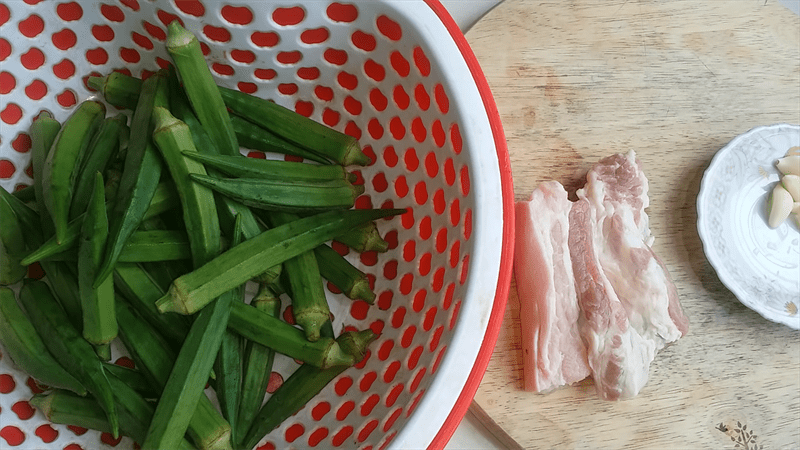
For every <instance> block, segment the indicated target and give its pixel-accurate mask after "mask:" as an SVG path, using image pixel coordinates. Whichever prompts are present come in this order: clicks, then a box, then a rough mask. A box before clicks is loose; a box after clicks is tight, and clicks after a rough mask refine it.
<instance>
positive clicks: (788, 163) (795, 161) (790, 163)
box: [776, 155, 800, 175]
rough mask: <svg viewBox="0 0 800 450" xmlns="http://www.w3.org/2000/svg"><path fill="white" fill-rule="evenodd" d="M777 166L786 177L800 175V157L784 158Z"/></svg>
mask: <svg viewBox="0 0 800 450" xmlns="http://www.w3.org/2000/svg"><path fill="white" fill-rule="evenodd" d="M776 165H777V167H778V170H780V171H781V173H782V174H784V175H800V155H791V156H784V157H783V158H781V159H779V160H778V162H777V164H776Z"/></svg>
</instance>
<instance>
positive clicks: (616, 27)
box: [466, 0, 800, 449]
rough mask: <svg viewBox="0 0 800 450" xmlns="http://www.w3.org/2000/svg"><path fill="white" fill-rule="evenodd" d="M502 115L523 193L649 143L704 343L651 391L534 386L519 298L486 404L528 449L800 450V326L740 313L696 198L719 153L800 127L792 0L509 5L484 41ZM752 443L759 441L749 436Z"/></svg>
mask: <svg viewBox="0 0 800 450" xmlns="http://www.w3.org/2000/svg"><path fill="white" fill-rule="evenodd" d="M466 36H467V39H468V41H469V42H470V45H471V46H472V48H473V50H474V51H475V54H476V55H477V57H478V60H479V61H480V63H481V66H482V68H483V70H484V72H485V74H486V77H487V79H488V80H489V84H490V86H491V88H492V91H493V93H494V96H495V98H496V101H497V105H498V108H499V111H500V114H501V117H502V121H503V125H504V128H505V132H506V136H507V139H508V148H509V153H510V157H511V165H512V170H513V176H514V185H515V197H516V199H517V200H524V199H527V197H528V195H529V194H530V192H531V191H532V190H533V189H534V188H535V187H536V186H537V185H538V184H539V183H540V182H542V181H544V180H547V179H556V180H559V181H561V182H562V183H564V184H565V185H566V186H568V187H572V188H574V187H575V186H577V185H579V184H580V183H581V179H582V176H583V175H584V174H585V172H586V170H587V169H588V168H589V167H590V166H591V165H592V164H593V163H594V162H596V161H597V160H598V159H599V158H600V157H602V156H606V155H608V154H611V153H616V152H626V151H628V150H629V149H634V150H635V151H636V152H637V153H638V155H639V157H640V158H641V160H642V162H643V163H644V165H645V173H646V174H647V175H648V178H649V180H650V188H651V191H650V196H651V205H650V208H649V210H648V212H649V214H650V217H651V228H652V230H653V233H654V235H655V236H656V241H655V244H654V250H655V251H656V253H657V254H659V255H660V256H661V257H662V259H663V260H664V261H665V263H666V265H667V267H668V268H669V271H670V273H671V275H672V277H673V279H674V280H675V281H676V283H677V287H678V291H679V294H680V297H681V301H682V304H683V308H684V310H685V312H686V314H687V315H688V316H689V319H690V321H691V323H690V331H689V334H688V335H687V336H685V337H684V338H682V339H681V340H680V341H678V342H677V343H676V344H675V345H673V346H671V347H668V348H666V349H665V350H663V351H662V352H661V353H659V354H658V356H657V357H656V360H655V361H654V363H653V364H652V366H651V376H650V380H649V382H648V384H647V385H646V386H645V388H644V389H643V391H642V392H641V393H640V395H639V396H638V397H636V398H634V399H631V400H627V401H622V402H606V401H601V400H598V399H597V397H596V395H595V392H594V385H593V383H592V381H591V380H586V381H584V382H581V383H579V384H578V385H575V386H570V387H565V388H562V389H560V390H557V391H555V392H552V393H549V394H536V393H530V392H524V391H523V390H522V362H521V346H520V328H519V314H518V307H519V299H518V298H517V295H516V290H515V285H514V284H513V282H512V287H511V295H510V298H509V301H508V306H507V309H506V313H505V319H504V320H505V322H504V324H505V326H504V329H503V330H502V332H501V334H500V337H499V339H498V343H497V347H496V349H495V351H494V354H493V356H492V360H491V362H490V364H489V368H488V370H487V372H486V374H485V376H484V378H483V381H482V384H481V386H480V388H479V391H478V393H477V394H476V396H475V400H476V402H477V403H478V404H479V405H480V406H482V407H483V409H484V410H486V412H487V413H488V414H489V415H490V416H491V417H492V418H494V420H495V421H497V422H498V423H499V424H500V425H501V426H502V427H503V428H504V429H505V430H506V431H507V432H508V433H509V434H510V435H511V436H512V437H514V439H516V440H517V441H518V442H519V443H520V444H521V445H522V446H523V447H525V448H542V449H549V448H658V449H661V448H692V449H694V448H698V449H699V448H715V449H733V448H750V449H753V448H756V447H755V445H754V444H757V445H758V447H757V448H767V449H775V448H798V447H800V332H797V331H793V330H791V329H789V328H788V327H786V326H783V325H778V324H774V323H772V322H769V321H767V320H765V319H763V318H762V317H761V316H759V315H758V314H757V313H755V312H753V311H751V310H749V309H748V308H746V307H745V306H743V305H742V304H741V303H739V302H738V301H737V300H736V298H735V297H734V296H733V294H732V293H731V292H730V291H728V290H727V289H726V288H725V286H724V285H723V284H722V283H721V282H720V281H719V279H718V278H717V275H716V274H715V272H714V270H713V268H712V267H711V266H710V264H709V263H708V261H707V260H706V259H705V255H704V254H703V251H702V246H701V241H700V238H699V237H698V233H697V228H696V219H697V214H696V209H695V201H696V197H697V194H698V191H699V187H700V180H701V178H702V175H703V172H704V170H705V169H706V168H707V167H708V164H709V162H710V160H711V158H712V157H713V155H714V153H715V152H716V151H718V150H719V149H720V148H722V147H723V146H724V145H725V144H727V143H728V142H729V141H730V140H731V139H732V138H734V137H735V136H736V135H738V134H741V133H743V132H745V131H747V130H749V129H751V128H753V127H755V126H759V125H767V124H773V123H779V122H788V123H800V17H798V16H797V15H795V14H793V13H792V12H791V11H789V10H788V9H786V8H784V7H783V6H781V5H780V4H778V3H777V2H775V1H774V0H734V1H727V0H704V1H703V0H695V1H666V2H665V1H650V0H626V1H590V0H581V1H554V2H548V3H540V2H533V1H530V0H527V1H523V0H506V1H505V2H504V3H502V4H500V5H499V6H498V7H497V8H495V9H494V10H492V11H491V12H490V13H489V14H488V15H487V16H486V17H484V18H483V19H482V20H481V21H480V22H479V23H478V24H477V25H476V26H475V27H474V28H472V29H471V30H470V31H469V32H468V33H467V35H466ZM742 433H747V434H748V435H750V437H751V440H750V442H749V445H748V447H744V446H740V447H735V442H733V441H732V438H736V437H738V436H739V435H740V434H742Z"/></svg>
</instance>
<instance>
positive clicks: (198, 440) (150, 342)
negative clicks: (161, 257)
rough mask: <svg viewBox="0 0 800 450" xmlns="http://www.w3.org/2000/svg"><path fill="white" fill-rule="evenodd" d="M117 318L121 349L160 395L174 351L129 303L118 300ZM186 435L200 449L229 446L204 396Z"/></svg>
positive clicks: (226, 430) (226, 429)
mask: <svg viewBox="0 0 800 450" xmlns="http://www.w3.org/2000/svg"><path fill="white" fill-rule="evenodd" d="M117 318H118V320H119V323H120V338H121V340H122V342H123V344H124V345H125V348H126V349H128V351H129V352H130V354H131V357H132V358H133V360H134V362H135V363H136V366H137V367H139V368H140V370H141V371H142V374H143V375H144V376H145V377H146V378H147V379H148V380H150V382H151V383H152V385H153V386H154V388H155V389H156V390H158V391H159V393H160V392H161V391H162V390H163V389H164V386H165V385H166V383H167V380H168V379H169V376H170V372H171V371H172V368H173V366H174V365H175V359H176V355H177V352H176V351H173V350H172V349H171V348H170V347H169V346H168V345H167V343H166V342H165V340H164V338H163V337H162V336H161V334H160V333H159V331H158V330H156V329H155V328H154V327H152V326H150V325H149V324H148V323H147V322H146V321H145V320H143V319H142V318H141V316H140V314H137V313H136V312H135V311H134V309H133V308H132V307H131V305H130V304H129V302H126V301H124V300H122V299H120V298H119V297H118V298H117ZM187 434H188V435H189V436H190V438H191V440H192V442H194V443H195V444H196V445H197V447H198V448H200V449H203V450H210V449H226V448H229V447H230V424H228V423H227V422H226V421H225V419H224V418H223V417H222V415H221V414H220V413H219V411H218V410H217V409H216V408H215V407H214V405H213V404H212V403H211V401H210V400H209V399H208V397H207V396H205V395H201V396H200V398H199V400H198V404H197V407H196V408H195V409H194V412H193V413H192V414H191V419H190V421H189V425H188V430H187ZM140 442H141V441H140Z"/></svg>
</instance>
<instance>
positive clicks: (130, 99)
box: [88, 72, 142, 110]
mask: <svg viewBox="0 0 800 450" xmlns="http://www.w3.org/2000/svg"><path fill="white" fill-rule="evenodd" d="M88 84H89V86H90V87H91V88H92V89H95V90H97V91H100V93H102V94H103V98H105V99H106V101H107V102H108V103H111V104H112V105H114V106H117V107H120V108H127V109H130V110H134V109H136V103H137V102H138V101H139V92H140V91H141V90H142V80H140V79H138V78H134V77H131V76H129V75H125V74H123V73H120V72H111V73H110V74H108V75H107V76H104V77H89V80H88Z"/></svg>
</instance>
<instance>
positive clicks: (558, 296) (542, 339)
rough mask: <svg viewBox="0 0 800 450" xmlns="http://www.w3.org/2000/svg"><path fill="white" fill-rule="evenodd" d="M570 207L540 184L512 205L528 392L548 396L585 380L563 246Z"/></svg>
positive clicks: (558, 188) (562, 193)
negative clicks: (527, 198) (567, 385)
mask: <svg viewBox="0 0 800 450" xmlns="http://www.w3.org/2000/svg"><path fill="white" fill-rule="evenodd" d="M571 206H572V204H571V202H570V201H569V200H568V199H567V192H566V190H565V189H564V187H563V186H562V185H561V184H560V183H558V182H556V181H549V182H545V183H542V184H541V185H540V186H539V187H538V188H537V189H536V190H535V191H534V192H533V193H532V195H531V198H530V200H529V201H527V202H518V203H517V205H516V214H515V216H516V236H517V237H516V248H515V256H514V266H515V274H516V281H517V292H518V294H519V299H520V322H521V331H522V348H523V362H524V366H523V367H524V369H523V375H524V388H525V390H528V391H537V392H542V391H548V390H551V389H554V388H556V387H559V386H563V385H566V384H572V383H575V382H577V381H580V380H583V379H584V378H586V377H587V376H589V375H590V369H589V366H588V363H587V358H586V348H585V347H584V344H583V342H582V340H581V337H580V333H579V330H578V316H579V314H580V312H579V309H578V300H577V293H576V291H575V281H574V276H573V272H572V263H571V261H570V252H569V247H568V244H567V243H568V235H569V217H568V215H569V211H570V209H571Z"/></svg>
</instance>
